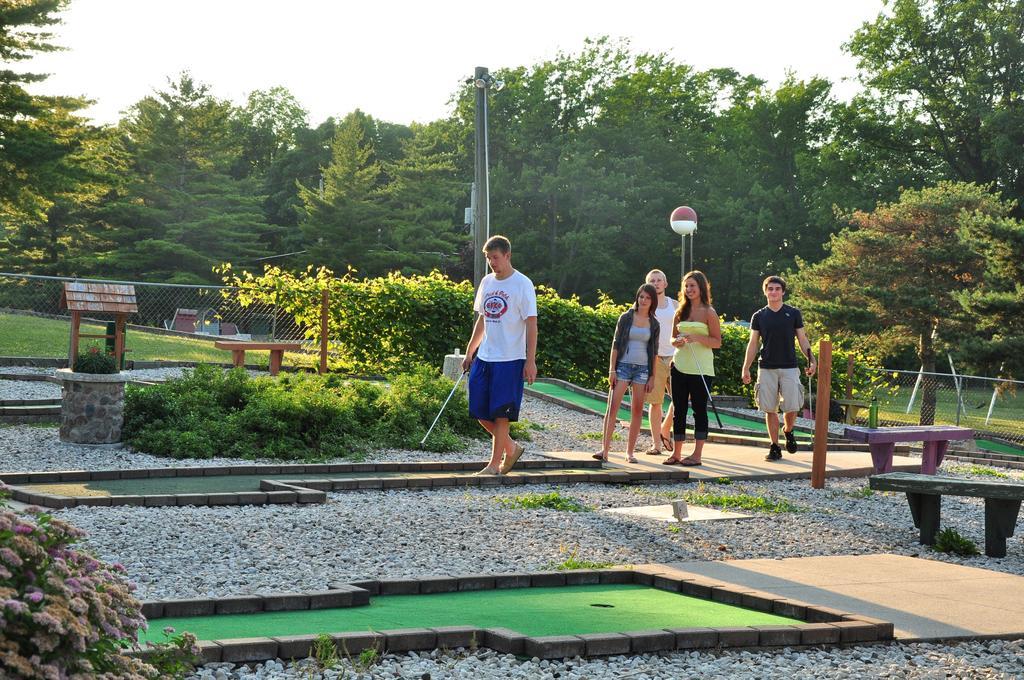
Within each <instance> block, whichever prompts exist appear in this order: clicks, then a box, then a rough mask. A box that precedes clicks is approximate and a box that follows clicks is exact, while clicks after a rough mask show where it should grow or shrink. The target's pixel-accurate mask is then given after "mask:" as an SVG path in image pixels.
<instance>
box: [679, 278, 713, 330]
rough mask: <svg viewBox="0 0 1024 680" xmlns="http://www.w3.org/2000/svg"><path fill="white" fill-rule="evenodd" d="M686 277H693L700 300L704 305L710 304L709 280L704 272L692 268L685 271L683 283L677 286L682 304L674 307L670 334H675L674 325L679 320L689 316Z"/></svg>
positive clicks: (708, 305)
mask: <svg viewBox="0 0 1024 680" xmlns="http://www.w3.org/2000/svg"><path fill="white" fill-rule="evenodd" d="M687 279H693V280H694V281H696V282H697V289H698V290H699V291H700V301H701V302H702V303H704V306H705V307H710V306H711V282H710V281H708V277H706V276H704V272H702V271H699V270H697V269H694V270H693V271H692V272H687V274H686V276H684V277H683V284H682V286H680V287H679V299H680V300H682V304H681V305H679V308H678V309H676V315H675V316H674V317H673V318H672V335H673V337H674V336H675V329H676V326H678V325H679V322H680V321H683V320H684V319H688V318H690V307H691V305H690V298H688V297H686V281H687Z"/></svg>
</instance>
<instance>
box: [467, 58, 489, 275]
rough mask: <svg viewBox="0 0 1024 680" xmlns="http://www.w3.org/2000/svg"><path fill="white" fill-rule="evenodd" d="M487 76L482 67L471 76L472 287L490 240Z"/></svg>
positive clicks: (482, 270) (483, 268) (483, 267)
mask: <svg viewBox="0 0 1024 680" xmlns="http://www.w3.org/2000/svg"><path fill="white" fill-rule="evenodd" d="M489 79H490V74H489V73H488V72H487V69H486V68H485V67H483V66H477V67H476V71H475V72H474V73H473V85H474V86H475V89H476V105H475V107H474V115H473V129H474V131H475V133H476V134H475V138H476V157H475V161H474V170H475V172H474V179H473V194H474V195H473V199H474V200H473V203H472V206H473V287H474V288H476V287H479V286H480V280H481V279H483V278H484V274H486V273H487V271H486V267H487V265H486V264H485V263H484V252H483V249H484V243H486V242H487V239H488V238H490V236H489V234H490V231H491V225H490V212H491V211H490V207H491V206H490V201H489V198H490V191H489V187H488V186H487V183H488V177H487V175H488V172H487V160H488V158H487V81H488V80H489Z"/></svg>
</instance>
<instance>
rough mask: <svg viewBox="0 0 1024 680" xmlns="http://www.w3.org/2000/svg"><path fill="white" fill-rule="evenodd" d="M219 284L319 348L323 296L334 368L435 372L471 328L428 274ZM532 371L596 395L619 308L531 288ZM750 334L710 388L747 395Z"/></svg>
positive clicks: (464, 296) (232, 277) (842, 384)
mask: <svg viewBox="0 0 1024 680" xmlns="http://www.w3.org/2000/svg"><path fill="white" fill-rule="evenodd" d="M223 273H224V280H225V282H226V283H228V284H230V285H233V286H238V287H239V288H240V289H241V294H240V301H241V302H242V303H243V304H249V303H256V302H259V303H270V304H276V305H279V306H280V307H281V308H282V309H284V310H285V311H286V312H288V313H290V314H292V315H293V316H294V317H295V319H296V321H297V322H298V323H299V325H300V326H302V327H304V328H307V329H308V331H307V337H308V338H309V339H311V340H315V341H317V342H319V335H320V305H321V297H320V295H321V291H324V290H327V291H328V292H329V296H330V306H329V309H330V319H329V322H328V332H329V335H330V338H329V344H330V347H331V349H332V351H333V352H334V353H335V355H336V356H338V357H340V360H339V363H338V365H337V366H336V367H337V368H338V369H340V370H345V371H351V372H357V373H389V372H395V371H400V370H402V368H403V367H404V366H408V365H411V364H426V365H432V366H439V365H440V363H441V360H442V358H443V357H444V355H446V354H449V353H451V352H452V350H454V349H456V348H460V349H461V348H464V347H465V345H466V341H467V340H468V338H469V333H470V330H471V328H472V323H473V309H472V307H473V287H472V285H471V284H470V283H469V282H455V281H451V280H450V279H448V278H446V277H445V276H443V275H442V274H439V273H437V272H434V273H432V274H430V275H428V276H410V277H406V276H402V275H400V274H394V273H393V274H390V275H388V276H385V277H382V278H376V279H355V278H352V277H350V276H345V277H342V278H336V277H335V276H334V275H333V273H331V272H330V271H329V270H327V269H323V268H321V269H319V270H315V271H314V270H313V269H312V268H310V269H309V270H307V271H306V272H305V273H302V274H298V275H296V274H293V273H290V272H286V271H282V270H280V269H278V268H274V267H270V268H268V269H267V270H266V272H265V273H264V274H263V275H262V276H254V275H252V274H250V273H248V272H242V273H241V274H235V273H234V272H232V271H231V269H230V267H225V268H224V270H223ZM537 308H538V311H537V324H538V341H537V369H538V372H539V374H540V375H541V376H542V377H550V378H560V379H562V380H568V381H570V382H573V383H576V384H578V385H583V386H585V387H591V388H595V389H601V390H603V389H607V387H608V382H607V380H608V377H607V376H608V373H607V372H608V352H609V349H610V347H611V340H612V335H613V334H614V332H615V321H616V319H617V318H618V315H619V314H620V313H621V312H622V311H623V310H624V309H625V308H626V306H625V305H617V304H615V303H614V302H612V301H611V300H608V299H607V298H602V300H601V302H600V303H599V304H598V305H597V306H594V307H591V306H587V305H583V304H581V303H580V301H579V300H578V299H577V298H575V297H573V298H568V299H566V298H562V297H559V296H558V294H557V293H556V292H555V291H553V290H551V289H550V288H545V287H543V286H540V287H538V290H537ZM749 337H750V335H749V331H748V330H747V329H746V328H744V327H742V326H738V325H731V324H724V325H723V327H722V347H721V348H720V349H718V350H716V351H715V373H716V374H717V376H718V377H717V378H716V380H715V387H714V391H715V392H716V393H718V394H738V395H745V396H752V395H753V388H752V386H750V385H744V384H743V383H742V381H741V380H740V367H741V366H742V363H743V355H744V353H745V351H746V345H747V340H748V338H749ZM846 356H847V355H846V353H845V352H842V351H841V350H837V351H836V354H835V358H834V359H833V363H834V365H835V366H836V367H837V370H835V371H833V374H832V387H833V394H836V395H840V394H845V388H846V382H847V381H846ZM857 359H858V362H859V368H858V372H857V374H856V376H855V379H854V385H855V387H856V390H855V394H856V393H857V392H862V391H865V390H866V389H868V388H867V385H868V382H869V378H868V374H867V372H866V371H864V370H863V368H864V366H865V365H866V364H863V362H864V357H862V356H859V355H858V357H857Z"/></svg>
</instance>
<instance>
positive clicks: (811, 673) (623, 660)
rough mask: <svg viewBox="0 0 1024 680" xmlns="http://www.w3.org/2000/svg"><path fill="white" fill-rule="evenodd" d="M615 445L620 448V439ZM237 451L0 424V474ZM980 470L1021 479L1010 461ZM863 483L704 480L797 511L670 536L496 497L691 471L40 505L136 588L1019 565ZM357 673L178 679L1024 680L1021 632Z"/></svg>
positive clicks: (547, 433)
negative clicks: (944, 540) (603, 569)
mask: <svg viewBox="0 0 1024 680" xmlns="http://www.w3.org/2000/svg"><path fill="white" fill-rule="evenodd" d="M7 370H9V369H7ZM161 370H163V371H166V370H167V369H161ZM151 377H154V376H151ZM5 382H15V381H5ZM24 384H26V385H29V384H33V383H24ZM523 417H524V419H525V420H527V421H529V422H530V423H533V424H534V426H535V428H539V429H529V428H528V431H529V432H530V434H531V436H532V437H533V442H532V443H531V444H530V447H531V448H532V449H534V450H535V451H536V450H556V449H576V450H594V451H596V450H597V449H598V448H599V443H598V442H597V441H596V440H594V439H589V438H583V437H582V436H583V435H585V434H589V433H595V432H597V431H598V430H599V429H600V425H601V420H600V418H598V417H597V416H588V415H585V414H579V413H575V412H572V411H567V410H565V409H562V408H560V407H557V406H554V405H552V404H549V403H547V402H543V401H539V400H533V399H527V400H526V402H525V404H524V410H523ZM647 444H649V439H642V440H641V443H640V444H639V445H638V448H641V449H642V448H645V447H646V445H647ZM617 446H618V447H620V449H621V447H622V443H621V442H618V443H617ZM486 450H487V447H486V444H485V443H484V442H473V443H472V444H471V446H470V449H469V450H468V451H467V452H465V453H461V454H458V455H457V456H453V455H446V456H445V457H446V458H448V459H453V458H458V459H466V460H480V459H482V457H483V456H484V454H485V453H486ZM437 458H438V454H428V453H421V452H411V451H380V452H376V453H374V454H372V455H371V458H370V459H371V460H431V459H437ZM248 462H249V461H238V460H225V459H216V460H183V461H173V460H168V459H164V458H156V457H153V456H148V455H145V454H138V453H134V452H131V451H129V450H102V449H92V448H88V447H80V446H73V445H67V444H62V443H61V442H59V440H58V438H57V431H56V428H53V427H32V426H14V427H4V428H0V470H9V471H24V470H57V469H81V468H84V469H100V468H124V467H157V466H183V465H225V464H245V463H248ZM267 462H269V461H267ZM943 470H944V472H946V473H950V474H956V475H959V476H964V475H968V476H969V475H971V474H973V473H974V471H976V470H979V468H971V467H964V466H961V465H958V464H955V463H954V464H948V465H946V466H944V468H943ZM980 470H981V471H982V472H986V471H987V472H989V473H990V474H991V473H992V472H995V473H996V474H1009V475H1011V476H1012V478H1014V479H1018V480H1019V479H1022V478H1024V473H1021V472H1013V471H1009V472H1007V471H1002V470H995V469H988V468H980ZM986 478H988V477H986ZM864 487H865V480H863V479H837V480H829V481H828V486H827V488H826V489H825V490H824V491H815V490H812V489H811V488H810V487H809V484H808V482H807V481H806V480H802V481H770V482H747V483H736V484H732V485H727V486H725V485H708V486H707V487H706V488H705V491H707V492H713V493H722V494H738V493H746V494H752V495H760V496H766V497H770V498H773V499H786V500H788V501H789V502H791V503H792V504H794V505H796V506H797V508H798V509H799V511H797V512H790V513H780V514H772V513H754V514H755V515H756V516H755V517H754V519H747V520H728V521H716V522H692V523H687V524H683V525H678V531H675V530H673V528H670V527H674V526H675V525H668V524H665V523H663V522H657V521H653V520H647V519H644V518H640V517H631V516H624V515H617V514H610V513H602V512H594V511H591V512H583V513H569V512H557V511H553V510H543V509H537V510H524V509H512V508H507V507H504V506H502V505H501V504H499V503H498V502H497V499H498V497H507V496H512V495H517V494H524V493H546V492H549V491H557V492H559V493H560V494H562V495H564V496H568V497H571V498H574V499H577V500H579V501H581V502H582V503H584V504H586V505H587V506H590V507H591V508H594V509H598V508H608V507H626V506H636V505H653V504H661V503H665V502H667V501H668V500H671V499H672V498H675V497H679V496H680V495H681V494H684V493H686V492H692V491H696V490H697V488H696V487H695V486H694V485H693V484H677V485H658V486H647V487H629V486H604V485H579V486H565V487H560V488H559V487H554V486H551V487H514V488H512V489H509V488H486V489H484V488H473V489H438V490H430V491H413V490H393V491H385V492H380V491H361V492H344V493H333V494H330V495H329V497H328V498H329V499H328V503H326V504H324V505H314V506H264V507H219V508H208V507H204V508H195V507H187V508H128V507H111V508H75V509H71V510H64V511H59V512H56V513H55V514H57V515H59V516H61V517H62V518H65V519H68V520H70V521H72V522H73V523H74V524H76V525H77V526H80V527H81V528H83V529H85V530H86V531H87V532H88V534H89V538H88V539H87V541H86V546H87V547H88V548H89V549H90V550H92V551H94V552H95V553H96V554H97V555H98V556H99V557H100V558H102V559H105V560H108V561H117V562H121V563H122V564H124V565H125V566H126V567H127V569H128V574H129V576H130V577H131V578H132V579H133V580H135V581H136V582H137V583H138V585H139V592H138V594H139V596H140V597H142V598H165V597H198V596H224V595H232V594H247V593H255V592H261V591H268V590H305V589H320V588H323V587H325V586H326V585H327V583H328V582H331V581H338V580H346V579H357V578H363V577H389V576H391V577H396V576H413V575H424V574H466V573H479V572H499V571H510V570H523V569H544V568H549V567H550V566H552V565H553V564H556V563H559V562H562V561H564V560H565V559H566V558H567V557H568V556H569V555H570V554H575V557H576V558H577V559H580V560H589V561H596V562H611V563H630V562H671V561H685V560H699V559H707V560H721V559H743V558H766V557H778V558H782V557H795V556H810V555H848V554H858V553H877V552H891V553H896V554H902V555H919V556H921V557H924V558H928V559H938V560H944V561H950V562H955V563H960V564H967V565H971V566H977V567H983V568H988V569H993V570H997V571H1002V572H1006V573H1013V574H1019V575H1024V536H1022V535H1020V533H1018V535H1017V536H1015V537H1013V538H1011V539H1010V540H1009V541H1008V546H1007V549H1008V556H1007V557H1006V558H1004V559H990V558H986V557H972V558H960V557H955V556H947V555H942V554H938V553H934V552H932V551H930V550H927V549H925V548H923V547H922V546H920V545H919V544H918V543H917V532H916V530H915V529H914V528H913V524H912V522H911V521H910V516H909V510H908V508H907V506H906V500H905V498H904V497H903V495H902V494H880V493H870V494H869V493H867V492H865V490H864ZM943 521H944V525H945V526H951V527H954V528H956V529H957V530H958V531H960V532H961V533H962V534H964V535H965V536H967V537H969V538H971V539H973V540H974V541H975V542H976V543H982V542H983V537H984V526H983V514H982V506H981V502H980V501H977V500H975V499H962V498H949V499H946V500H945V501H944V502H943ZM356 671H357V669H353V668H352V667H351V666H343V667H340V668H338V669H335V671H327V672H325V673H323V674H321V673H319V672H316V671H315V670H314V669H312V668H310V667H308V666H307V665H302V664H300V665H286V664H282V663H276V662H272V663H270V664H263V665H259V666H256V667H254V668H248V667H245V666H241V667H233V666H230V665H227V666H225V665H217V664H214V665H210V666H207V667H205V668H204V669H202V670H201V671H200V672H198V673H197V674H196V675H194V676H193V678H195V679H198V678H203V679H204V680H214V679H220V678H223V679H227V678H239V679H241V678H280V679H281V680H286V679H287V680H291V679H295V680H299V679H300V678H301V679H309V678H341V677H349V678H351V677H365V678H424V677H429V678H560V679H561V678H579V679H580V680H583V679H584V678H586V679H598V678H609V679H610V678H638V679H639V678H649V679H653V678H683V677H694V678H721V677H739V678H812V677H814V678H862V677H892V678H933V677H935V678H944V677H957V678H960V677H964V678H1012V677H1024V647H1022V643H1021V642H1020V641H1016V642H1002V641H986V642H971V643H960V644H948V645H941V644H936V645H924V644H919V645H899V644H894V645H880V646H870V647H854V648H849V649H842V650H826V651H823V650H782V651H777V652H762V653H757V654H752V653H748V652H721V653H677V654H664V655H658V656H651V655H647V656H637V657H615V658H611V659H595V660H579V659H577V660H569V661H564V662H540V661H536V660H523V659H517V658H515V657H512V656H508V655H499V654H496V653H494V652H491V651H488V650H478V651H476V652H473V653H468V652H461V653H459V652H447V653H441V652H435V653H433V654H424V655H415V654H410V655H406V656H390V655H389V656H386V657H384V659H383V660H382V661H381V663H379V664H378V665H376V666H374V667H373V668H372V669H368V670H365V672H358V673H357V672H356Z"/></svg>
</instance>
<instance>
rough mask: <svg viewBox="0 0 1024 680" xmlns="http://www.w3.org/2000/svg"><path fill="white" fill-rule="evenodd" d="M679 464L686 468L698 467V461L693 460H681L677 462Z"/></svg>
mask: <svg viewBox="0 0 1024 680" xmlns="http://www.w3.org/2000/svg"><path fill="white" fill-rule="evenodd" d="M679 464H680V465H685V466H686V467H697V466H698V465H700V461H699V460H693V459H692V458H683V459H682V460H681V461H679Z"/></svg>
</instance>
